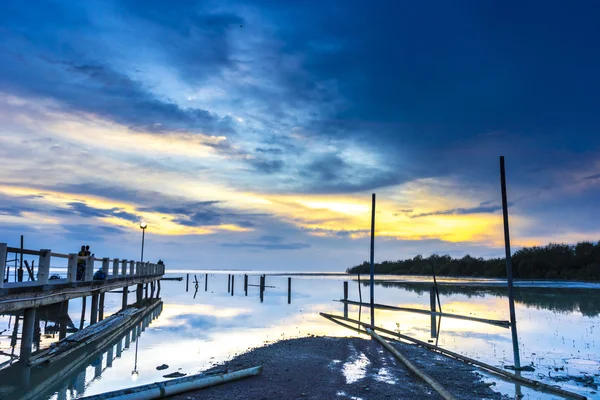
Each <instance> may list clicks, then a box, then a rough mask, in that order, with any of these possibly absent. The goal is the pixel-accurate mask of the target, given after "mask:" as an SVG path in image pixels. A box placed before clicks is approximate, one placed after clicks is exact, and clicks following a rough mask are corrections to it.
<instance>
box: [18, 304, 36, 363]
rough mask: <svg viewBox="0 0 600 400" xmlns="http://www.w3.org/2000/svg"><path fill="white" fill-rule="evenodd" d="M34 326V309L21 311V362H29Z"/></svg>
mask: <svg viewBox="0 0 600 400" xmlns="http://www.w3.org/2000/svg"><path fill="white" fill-rule="evenodd" d="M34 325H35V308H27V309H25V310H24V311H23V331H22V332H21V353H20V356H21V361H23V362H27V361H29V357H30V356H31V347H32V345H33V331H34Z"/></svg>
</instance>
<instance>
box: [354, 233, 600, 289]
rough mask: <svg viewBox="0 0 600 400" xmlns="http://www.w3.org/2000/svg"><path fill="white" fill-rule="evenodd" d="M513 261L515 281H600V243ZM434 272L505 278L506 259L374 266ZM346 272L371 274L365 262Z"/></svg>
mask: <svg viewBox="0 0 600 400" xmlns="http://www.w3.org/2000/svg"><path fill="white" fill-rule="evenodd" d="M511 260H512V265H513V276H514V277H515V278H520V279H556V280H580V281H600V242H598V243H591V242H580V243H577V244H576V245H568V244H557V243H550V244H548V245H546V246H534V247H524V248H522V249H520V250H518V251H516V252H515V253H514V254H513V255H512V257H511ZM434 270H435V274H436V275H440V276H455V277H460V276H464V277H482V278H506V262H505V259H504V258H491V259H483V258H475V257H471V256H470V255H466V256H464V257H462V258H452V257H450V256H449V255H437V254H432V255H431V256H429V257H423V256H422V255H418V256H416V257H414V258H412V259H406V260H398V261H383V262H382V263H377V264H375V273H377V274H387V275H431V274H432V272H433V271H434ZM346 272H347V273H349V274H356V273H359V272H360V273H369V272H370V264H369V263H368V262H367V261H365V262H363V263H362V264H360V265H357V266H355V267H352V268H348V269H347V270H346Z"/></svg>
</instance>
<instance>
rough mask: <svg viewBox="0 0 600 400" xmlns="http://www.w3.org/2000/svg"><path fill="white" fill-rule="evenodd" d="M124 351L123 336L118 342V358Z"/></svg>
mask: <svg viewBox="0 0 600 400" xmlns="http://www.w3.org/2000/svg"><path fill="white" fill-rule="evenodd" d="M122 352H123V338H121V339H120V340H119V341H118V342H117V358H121V353H122Z"/></svg>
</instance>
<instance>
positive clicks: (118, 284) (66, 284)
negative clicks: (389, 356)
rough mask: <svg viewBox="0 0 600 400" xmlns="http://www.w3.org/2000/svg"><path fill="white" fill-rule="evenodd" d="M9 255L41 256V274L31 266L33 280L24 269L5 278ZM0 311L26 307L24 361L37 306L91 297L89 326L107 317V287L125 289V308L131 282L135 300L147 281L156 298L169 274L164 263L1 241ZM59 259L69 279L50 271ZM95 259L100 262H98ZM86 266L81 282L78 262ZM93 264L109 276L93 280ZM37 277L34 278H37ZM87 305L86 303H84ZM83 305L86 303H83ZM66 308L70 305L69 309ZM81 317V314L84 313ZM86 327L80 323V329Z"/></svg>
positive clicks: (64, 333)
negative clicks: (12, 278) (14, 277)
mask: <svg viewBox="0 0 600 400" xmlns="http://www.w3.org/2000/svg"><path fill="white" fill-rule="evenodd" d="M8 253H14V254H15V259H16V257H17V255H20V256H21V258H22V256H23V255H33V256H38V257H39V261H38V266H37V275H36V274H34V271H33V268H31V269H30V268H29V267H28V266H27V264H26V266H27V267H28V268H27V269H28V273H29V277H30V279H34V280H31V281H29V282H22V280H23V279H22V278H23V269H22V266H21V268H20V271H19V279H18V280H20V281H19V282H5V281H4V276H5V275H6V273H5V269H6V263H5V262H4V260H6V259H7V258H6V256H7V254H8ZM0 260H2V261H0V276H1V277H2V279H0V313H7V312H19V311H22V316H23V328H22V338H21V351H20V358H21V361H24V362H27V361H29V357H30V356H31V350H32V344H33V338H34V331H35V329H34V326H35V321H36V310H37V309H38V308H39V307H42V306H47V305H51V304H57V303H60V304H63V307H68V300H71V299H75V298H79V297H83V299H84V301H85V298H86V296H91V299H92V301H91V307H90V325H93V324H95V323H96V322H98V321H99V320H102V319H103V317H104V296H105V293H106V292H107V291H111V290H115V289H122V292H123V301H122V308H123V309H124V308H126V307H127V293H128V291H129V289H128V288H129V286H132V285H136V286H137V289H136V295H137V297H136V298H137V302H138V303H140V302H141V301H142V298H143V290H144V285H145V291H146V297H148V286H149V285H150V287H151V295H150V297H154V291H155V287H156V288H157V296H158V293H160V278H161V277H162V275H163V274H164V272H165V267H164V265H163V264H153V263H148V262H140V261H133V260H120V259H118V258H115V259H110V258H108V257H105V258H96V257H95V256H94V255H92V256H90V257H81V256H78V255H77V254H75V253H72V254H60V253H53V252H52V251H51V250H47V249H45V250H27V249H21V248H12V247H8V246H7V245H6V244H5V243H0ZM55 260H63V261H66V262H67V265H66V266H63V270H64V271H65V272H66V273H65V275H66V278H62V277H61V276H60V275H52V276H51V275H50V262H51V261H53V262H55ZM96 262H97V263H96ZM82 263H84V264H85V270H84V271H83V274H82V273H81V272H82V271H79V275H83V276H80V278H81V279H80V280H78V279H77V278H78V264H79V266H81V264H82ZM95 268H96V269H98V270H101V271H102V272H103V273H104V274H103V275H104V276H105V279H102V280H94V273H95ZM52 269H53V271H54V270H57V269H58V270H60V268H59V267H57V266H56V265H53V266H52ZM34 275H35V277H34ZM84 304H85V302H84ZM84 308H85V306H84ZM65 312H66V308H65ZM82 320H83V317H82ZM63 325H64V326H65V328H64V329H65V330H64V331H62V330H60V329H59V338H60V339H62V338H64V337H65V336H66V327H67V325H66V324H63ZM81 328H83V326H80V329H81Z"/></svg>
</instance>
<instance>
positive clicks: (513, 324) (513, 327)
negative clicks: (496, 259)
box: [500, 156, 521, 370]
mask: <svg viewBox="0 0 600 400" xmlns="http://www.w3.org/2000/svg"><path fill="white" fill-rule="evenodd" d="M500 186H501V189H502V218H503V221H504V251H505V257H506V283H507V285H508V307H509V312H510V332H511V336H512V345H513V358H514V362H515V369H516V370H518V369H520V368H521V357H520V355H519V338H518V336H517V318H516V316H515V298H514V292H513V270H512V261H511V253H510V233H509V226H508V201H507V195H506V173H505V170H504V156H500Z"/></svg>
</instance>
